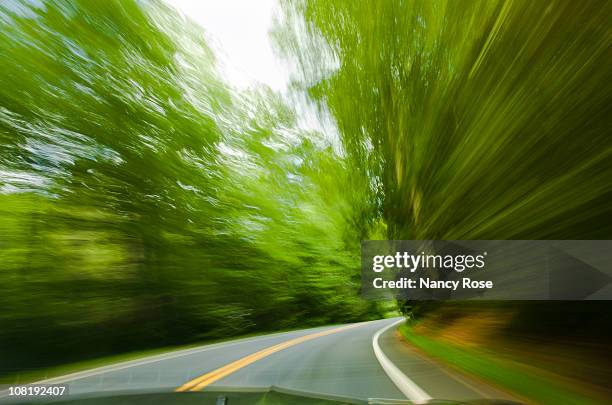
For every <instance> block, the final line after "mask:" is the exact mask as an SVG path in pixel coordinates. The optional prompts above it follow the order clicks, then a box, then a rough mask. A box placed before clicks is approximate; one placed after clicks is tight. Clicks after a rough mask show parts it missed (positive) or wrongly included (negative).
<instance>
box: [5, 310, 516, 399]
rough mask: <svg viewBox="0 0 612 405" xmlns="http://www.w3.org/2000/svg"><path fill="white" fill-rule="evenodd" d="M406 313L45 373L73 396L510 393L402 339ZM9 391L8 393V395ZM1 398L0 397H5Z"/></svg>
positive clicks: (447, 396)
mask: <svg viewBox="0 0 612 405" xmlns="http://www.w3.org/2000/svg"><path fill="white" fill-rule="evenodd" d="M399 319H400V318H395V319H384V320H378V321H372V322H363V323H358V324H350V325H336V326H329V327H320V328H312V329H305V330H300V331H293V332H285V333H276V334H271V335H265V336H259V337H253V338H245V339H239V340H234V341H230V342H224V343H218V344H212V345H207V346H202V347H198V348H195V349H188V350H182V351H178V352H172V353H168V354H165V355H159V356H153V357H149V358H146V359H143V360H136V361H130V362H125V363H119V364H116V365H112V366H108V367H103V368H99V369H95V370H90V371H86V372H80V373H75V374H72V375H68V376H64V377H59V378H54V379H51V380H46V381H45V383H56V384H57V383H65V384H68V386H69V392H70V396H77V395H83V394H90V393H97V394H100V393H105V392H109V393H110V392H113V393H117V392H151V391H155V392H157V391H177V390H179V391H201V390H204V391H206V390H214V391H219V390H220V391H223V390H228V391H229V390H235V389H237V388H267V387H271V386H275V387H281V388H286V389H291V390H298V391H304V392H310V393H319V394H325V395H332V396H341V397H350V398H360V399H369V398H389V399H406V398H408V399H410V400H413V401H415V402H417V403H423V402H426V401H427V400H429V399H431V398H435V399H452V400H474V399H482V398H505V399H510V398H509V397H508V395H507V394H504V393H502V392H500V391H497V390H496V389H493V388H491V387H488V386H486V385H484V384H483V383H482V382H478V381H472V380H470V379H469V378H468V377H465V376H461V375H458V374H456V373H455V372H453V371H451V370H449V369H447V368H445V367H444V366H442V365H439V364H437V363H435V362H433V361H431V360H429V359H427V358H425V357H424V356H422V355H420V354H419V353H418V352H416V351H415V350H413V349H411V348H410V347H408V346H407V345H406V344H405V343H403V342H401V341H400V339H399V337H398V335H397V323H398V321H399ZM5 399H6V398H5ZM0 402H1V400H0Z"/></svg>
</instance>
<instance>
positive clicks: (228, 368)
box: [175, 324, 363, 392]
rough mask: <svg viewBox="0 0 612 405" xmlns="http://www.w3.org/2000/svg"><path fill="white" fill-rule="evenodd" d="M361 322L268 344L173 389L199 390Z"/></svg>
mask: <svg viewBox="0 0 612 405" xmlns="http://www.w3.org/2000/svg"><path fill="white" fill-rule="evenodd" d="M361 325H363V324H352V325H347V326H341V327H339V328H334V329H328V330H324V331H322V332H317V333H312V334H310V335H305V336H300V337H298V338H295V339H291V340H287V341H285V342H282V343H279V344H277V345H274V346H270V347H268V348H266V349H263V350H260V351H258V352H256V353H253V354H250V355H248V356H246V357H243V358H241V359H239V360H236V361H234V362H232V363H229V364H227V365H225V366H223V367H221V368H218V369H216V370H214V371H211V372H210V373H206V374H204V375H201V376H200V377H197V378H194V379H193V380H191V381H189V382H187V383H185V384H183V385H181V386H180V387H178V388H177V389H176V390H175V391H177V392H182V391H199V390H201V389H203V388H204V387H207V386H209V385H210V384H212V383H214V382H215V381H219V380H220V379H222V378H223V377H227V376H228V375H230V374H232V373H234V372H236V371H238V370H240V369H241V368H243V367H246V366H248V365H249V364H252V363H255V362H256V361H257V360H261V359H263V358H264V357H268V356H269V355H271V354H273V353H276V352H279V351H281V350H284V349H287V348H288V347H291V346H295V345H297V344H300V343H303V342H306V341H308V340H312V339H316V338H318V337H322V336H327V335H331V334H333V333H338V332H342V331H344V330H347V329H351V328H354V327H357V326H361Z"/></svg>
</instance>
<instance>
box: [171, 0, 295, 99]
mask: <svg viewBox="0 0 612 405" xmlns="http://www.w3.org/2000/svg"><path fill="white" fill-rule="evenodd" d="M166 1H167V3H168V4H170V5H171V6H173V7H174V8H175V9H177V10H179V11H180V12H182V13H183V14H185V15H186V16H188V17H189V18H190V19H192V20H193V21H195V22H196V23H198V24H199V25H200V26H202V27H203V28H204V31H205V33H206V37H207V40H208V43H209V46H211V48H212V49H213V50H214V52H215V54H216V56H217V58H218V60H219V64H220V66H219V72H220V73H221V74H222V75H223V76H224V77H225V78H226V79H227V80H228V81H229V82H230V83H231V84H232V85H233V86H235V87H237V88H246V87H250V86H252V85H254V84H256V83H263V84H266V85H268V86H270V88H272V89H273V90H275V91H280V92H284V91H285V90H286V89H287V86H288V83H289V74H288V72H287V69H286V68H285V67H284V65H283V63H282V62H281V61H280V59H279V58H278V57H277V56H276V55H275V54H274V51H273V49H272V45H271V43H270V40H269V37H268V32H269V30H270V29H271V27H272V22H273V17H274V15H275V13H276V12H277V10H278V9H279V5H278V3H277V1H276V0H256V1H255V0H250V1H249V0H166Z"/></svg>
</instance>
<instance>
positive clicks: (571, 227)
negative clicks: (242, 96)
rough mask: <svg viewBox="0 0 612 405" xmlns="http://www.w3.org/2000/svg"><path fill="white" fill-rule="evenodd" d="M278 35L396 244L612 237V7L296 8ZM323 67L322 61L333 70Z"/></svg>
mask: <svg viewBox="0 0 612 405" xmlns="http://www.w3.org/2000/svg"><path fill="white" fill-rule="evenodd" d="M284 10H285V13H284V14H285V18H284V20H285V21H284V23H283V24H282V25H280V26H279V28H278V30H277V33H276V35H275V37H276V39H277V41H278V42H279V44H280V47H281V49H282V50H283V51H284V53H285V55H287V57H288V59H289V60H291V61H292V62H294V63H295V65H296V71H297V72H298V75H297V76H296V82H297V83H296V84H297V85H301V86H303V87H304V88H305V89H306V90H307V91H308V92H309V93H310V94H311V95H312V96H313V97H315V98H316V99H317V100H319V102H320V104H321V105H322V106H324V107H326V108H328V109H329V111H330V112H331V113H332V115H333V117H334V118H335V120H336V121H337V123H338V126H339V129H340V133H341V135H342V140H343V144H344V145H345V147H346V150H347V152H348V154H349V156H350V157H351V159H352V161H353V162H354V164H355V166H356V167H359V168H360V169H361V172H362V173H364V175H365V176H367V177H369V178H371V184H372V185H373V186H372V187H371V190H372V194H373V195H374V198H373V199H374V200H377V201H381V211H382V217H383V219H384V220H385V221H386V222H387V225H388V237H389V238H395V239H521V238H523V239H588V238H594V239H597V238H604V239H605V238H609V237H610V235H612V224H611V223H610V220H609V218H610V217H611V216H612V215H611V214H612V206H611V205H610V203H609V201H610V200H611V199H612V183H611V182H610V178H612V142H611V139H612V137H611V134H610V128H612V122H611V117H612V111H611V108H612V107H611V106H612V96H611V95H612V82H611V81H610V80H609V72H610V54H609V49H610V45H611V40H612V38H611V36H610V30H609V21H608V16H609V15H610V13H611V12H612V8H611V6H610V4H609V3H607V4H602V3H601V2H598V1H586V2H571V1H552V2H531V1H489V0H485V1H430V0H412V1H402V0H397V1H396V0H390V1H351V0H346V1H344V0H339V1H326V0H312V1H309V0H304V1H303V0H295V1H287V2H285V3H284ZM322 61H323V62H325V63H321V62H322Z"/></svg>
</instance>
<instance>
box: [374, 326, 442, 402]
mask: <svg viewBox="0 0 612 405" xmlns="http://www.w3.org/2000/svg"><path fill="white" fill-rule="evenodd" d="M402 322H404V319H399V320H397V321H396V322H393V323H391V324H389V325H387V326H385V327H384V328H382V329H380V330H379V331H378V332H376V333H375V334H374V336H372V347H373V348H374V354H375V355H376V358H377V359H378V362H379V363H380V365H381V366H382V368H383V370H385V373H387V375H388V376H389V378H390V379H391V381H393V383H394V384H395V385H396V386H397V388H398V389H399V390H400V391H401V392H402V393H403V394H404V395H406V397H407V398H408V399H409V400H411V401H413V402H414V403H415V404H424V403H426V402H427V401H429V400H431V399H432V398H431V397H430V396H429V395H428V394H427V393H426V392H425V391H423V390H422V389H421V387H419V386H418V385H416V384H415V383H414V381H412V380H411V379H410V378H408V377H407V376H406V374H404V373H403V372H402V371H401V370H400V369H399V368H397V366H396V365H395V364H393V363H392V362H391V360H389V358H388V357H387V356H386V355H385V353H383V351H382V349H381V348H380V345H379V344H378V339H379V338H380V335H382V334H383V333H385V332H386V331H387V330H389V329H391V328H392V327H394V326H396V325H399V324H400V323H402Z"/></svg>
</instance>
